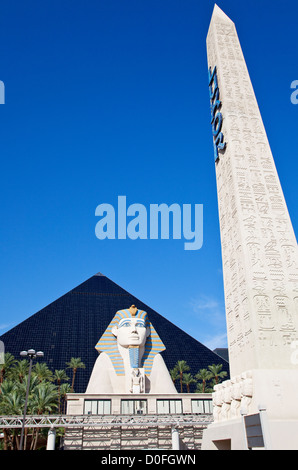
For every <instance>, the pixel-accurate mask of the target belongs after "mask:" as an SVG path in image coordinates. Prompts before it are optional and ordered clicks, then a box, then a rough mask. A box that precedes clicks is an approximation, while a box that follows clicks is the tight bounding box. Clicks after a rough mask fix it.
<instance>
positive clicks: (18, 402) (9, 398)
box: [0, 380, 24, 450]
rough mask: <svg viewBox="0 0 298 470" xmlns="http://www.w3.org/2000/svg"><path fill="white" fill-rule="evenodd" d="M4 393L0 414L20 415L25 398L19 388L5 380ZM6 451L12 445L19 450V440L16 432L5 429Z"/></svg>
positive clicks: (0, 402) (3, 384)
mask: <svg viewBox="0 0 298 470" xmlns="http://www.w3.org/2000/svg"><path fill="white" fill-rule="evenodd" d="M1 389H2V393H1V395H0V397H1V398H0V414H3V415H20V414H22V411H23V407H24V397H23V396H22V394H20V393H19V391H18V386H17V384H15V383H14V382H12V381H9V380H4V381H3V383H2V387H1ZM3 436H4V450H7V449H8V446H9V445H10V447H11V449H12V450H13V449H14V448H15V445H16V447H17V448H18V438H17V431H16V430H11V429H10V430H8V429H3Z"/></svg>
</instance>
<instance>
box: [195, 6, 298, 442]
mask: <svg viewBox="0 0 298 470" xmlns="http://www.w3.org/2000/svg"><path fill="white" fill-rule="evenodd" d="M207 56H208V75H209V93H210V104H211V126H212V134H213V143H214V160H215V172H216V181H217V194H218V208H219V219H220V234H221V246H222V264H223V276H224V292H225V308H226V321H227V334H228V348H229V358H230V372H231V380H230V381H227V382H226V383H224V384H223V385H221V386H218V387H217V388H216V390H215V393H214V410H215V413H214V416H215V423H214V424H213V425H212V426H213V435H212V432H211V430H212V426H211V427H210V429H209V430H208V431H207V433H206V435H208V436H209V440H210V439H211V440H213V443H214V442H220V441H222V442H224V441H226V442H225V443H224V444H223V445H224V446H225V445H227V446H228V441H229V440H230V442H231V447H232V448H237V446H238V447H239V446H240V447H241V446H242V444H241V442H240V441H241V439H240V438H239V435H238V438H237V437H232V436H234V434H233V433H234V431H235V429H236V428H237V426H236V424H235V423H236V421H237V420H238V421H239V426H240V424H241V418H240V411H241V410H242V413H245V414H254V413H258V408H259V406H260V405H261V406H262V407H263V408H266V413H267V415H266V416H267V418H268V423H269V427H268V429H269V433H270V439H271V441H270V442H271V445H273V446H276V447H279V448H284V447H283V446H286V448H293V447H294V448H298V437H297V435H298V400H297V388H298V365H297V363H298V361H297V348H298V249H297V241H296V238H295V234H294V231H293V227H292V224H291V220H290V216H289V213H288V210H287V206H286V202H285V199H284V195H283V192H282V188H281V185H280V181H279V178H278V174H277V171H276V167H275V163H274V160H273V156H272V153H271V149H270V145H269V142H268V138H267V135H266V131H265V128H264V124H263V121H262V117H261V114H260V110H259V107H258V104H257V100H256V97H255V94H254V90H253V87H252V84H251V80H250V76H249V73H248V70H247V67H246V63H245V59H244V56H243V53H242V50H241V46H240V43H239V39H238V35H237V32H236V28H235V25H234V23H233V22H232V21H231V20H230V19H229V18H228V17H227V16H226V14H225V13H223V11H222V10H221V9H220V8H219V7H218V6H217V5H215V7H214V11H213V15H212V19H211V23H210V27H209V31H208V35H207ZM243 410H244V411H243ZM233 423H234V425H235V426H236V428H235V429H234V431H233V432H232V427H233V426H232V424H233ZM235 426H234V427H235ZM238 428H239V427H238ZM239 429H240V431H239ZM239 429H238V431H235V432H236V434H237V432H238V434H239V432H240V434H241V436H243V432H242V430H241V429H242V428H239ZM267 431H268V430H267ZM208 433H209V434H208ZM293 433H296V438H294V437H292V434H293ZM205 437H206V436H205ZM237 439H238V440H237ZM204 442H205V444H204V445H205V448H208V444H206V442H207V440H206V439H205V441H204ZM233 443H234V444H233ZM233 445H234V447H233ZM211 448H216V446H215V445H213V446H212V445H211ZM244 448H245V444H244Z"/></svg>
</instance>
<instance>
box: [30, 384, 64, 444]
mask: <svg viewBox="0 0 298 470" xmlns="http://www.w3.org/2000/svg"><path fill="white" fill-rule="evenodd" d="M57 407H58V405H57V388H56V385H54V384H52V383H51V382H41V383H40V384H38V385H37V387H35V389H34V391H33V396H32V399H31V412H32V414H34V413H37V414H38V415H42V414H48V413H52V412H53V410H54V409H56V408H57ZM38 436H39V428H36V430H35V436H34V432H33V434H32V442H31V449H33V450H36V446H37V441H38Z"/></svg>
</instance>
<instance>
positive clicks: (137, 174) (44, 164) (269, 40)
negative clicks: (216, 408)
mask: <svg viewBox="0 0 298 470" xmlns="http://www.w3.org/2000/svg"><path fill="white" fill-rule="evenodd" d="M217 3H218V5H219V6H220V8H222V9H223V10H224V11H225V13H226V14H227V15H228V16H230V18H232V19H233V21H234V22H235V23H236V27H237V30H238V34H239V37H240V41H241V45H242V48H243V51H244V54H245V57H246V62H247V65H248V69H249V72H250V75H251V78H252V81H253V86H254V89H255V92H256V96H257V99H258V102H259V106H260V109H261V112H262V116H263V120H264V123H265V127H266V130H267V133H268V137H269V141H270V144H271V147H272V151H273V155H274V158H275V162H276V166H277V169H278V172H279V175H280V179H281V183H282V186H283V190H284V193H285V197H286V201H287V204H288V208H289V212H290V215H291V218H292V223H293V226H294V230H295V232H296V233H297V227H298V214H297V206H296V199H297V198H296V191H297V168H298V163H297V162H298V150H297V144H296V142H297V124H298V105H293V104H292V103H291V101H290V96H291V92H292V91H291V89H290V85H291V82H292V81H294V80H298V65H297V64H298V60H297V55H298V54H297V18H298V3H297V0H282V1H280V0H274V2H273V1H269V0H262V1H259V0H246V1H245V2H239V0H237V1H236V0H219V1H218V2H217ZM213 6H214V2H213V1H210V0H184V1H181V0H179V1H178V0H150V1H149V0H141V1H140V0H126V1H123V0H84V1H83V0H63V1H61V0H43V1H42V2H41V1H37V0H26V1H25V2H24V0H9V1H7V0H5V1H4V0H1V1H0V48H1V52H0V57H1V60H0V80H3V82H4V83H5V90H6V103H5V105H1V106H0V119H1V129H0V134H1V138H0V155H1V173H0V179H1V184H0V191H1V207H0V211H1V235H0V248H1V253H0V257H1V258H0V259H1V279H0V285H1V295H0V334H2V333H4V332H5V331H7V330H9V329H10V328H11V327H13V326H15V325H16V324H18V323H19V322H21V321H22V320H24V319H26V318H27V317H29V316H30V315H32V314H34V313H35V312H37V311H38V310H40V309H41V308H43V307H44V306H46V305H47V304H49V303H50V302H52V301H54V300H55V299H56V298H58V297H59V296H61V295H63V294H64V293H66V292H68V291H69V290H70V289H72V288H73V287H75V286H76V285H78V284H79V283H81V282H83V281H84V280H86V279H87V278H89V277H91V276H92V275H93V274H95V273H97V272H98V271H100V272H102V273H104V274H105V275H106V276H108V277H110V278H111V279H112V280H113V281H115V282H116V283H117V284H119V285H120V286H122V287H123V288H125V289H127V290H128V291H130V292H131V293H132V294H134V295H135V296H137V297H138V298H140V299H141V300H142V301H143V302H145V303H147V304H148V305H150V306H151V307H152V308H154V309H155V310H157V311H158V312H159V313H160V314H162V315H163V316H165V317H166V318H168V319H169V320H170V321H172V322H173V323H175V324H176V325H178V326H179V327H181V328H182V329H184V330H185V331H187V332H188V333H189V334H191V335H192V336H193V337H194V338H196V339H198V340H199V341H201V342H202V343H204V344H206V345H207V346H209V347H211V348H212V349H213V348H214V347H216V346H218V347H220V346H225V345H226V328H225V314H224V295H223V282H222V265H221V249H220V234H219V223H218V209H217V195H216V181H215V169H214V161H213V145H212V136H211V128H210V110H209V96H208V85H207V58H206V35H207V31H208V26H209V22H210V19H211V14H212V10H213ZM118 195H126V196H127V201H128V204H132V203H141V204H144V205H145V206H146V207H149V204H153V203H166V204H172V203H178V204H181V205H182V204H187V203H189V204H203V205H204V244H203V247H202V249H201V250H198V251H185V250H184V249H183V240H135V241H132V240H105V241H100V240H98V239H97V238H96V236H95V231H94V230H95V225H96V222H97V218H96V217H95V208H96V207H97V205H99V204H101V203H110V204H114V205H116V202H117V196H118ZM123 307H127V306H123ZM33 346H34V345H33Z"/></svg>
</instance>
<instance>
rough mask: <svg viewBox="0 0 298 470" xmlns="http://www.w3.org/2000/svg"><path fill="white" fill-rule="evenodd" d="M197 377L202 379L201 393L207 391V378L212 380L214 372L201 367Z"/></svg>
mask: <svg viewBox="0 0 298 470" xmlns="http://www.w3.org/2000/svg"><path fill="white" fill-rule="evenodd" d="M196 378H197V379H198V380H202V392H201V393H205V389H206V384H207V380H210V379H211V378H212V374H211V372H210V370H207V369H200V370H199V372H198V373H197V374H196ZM198 389H199V387H198Z"/></svg>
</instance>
